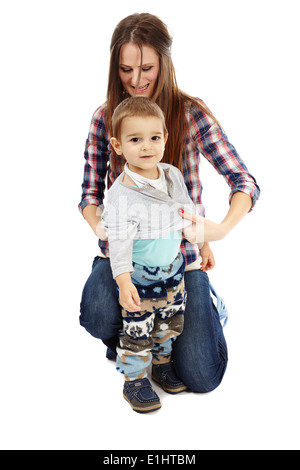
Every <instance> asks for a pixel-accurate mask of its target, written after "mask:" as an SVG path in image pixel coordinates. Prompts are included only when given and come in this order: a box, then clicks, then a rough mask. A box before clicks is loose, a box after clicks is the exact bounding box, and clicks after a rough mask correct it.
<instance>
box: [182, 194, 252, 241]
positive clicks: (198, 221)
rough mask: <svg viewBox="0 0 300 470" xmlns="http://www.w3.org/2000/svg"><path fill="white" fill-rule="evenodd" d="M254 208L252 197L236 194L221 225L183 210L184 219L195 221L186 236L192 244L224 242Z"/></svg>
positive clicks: (185, 231)
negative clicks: (252, 207)
mask: <svg viewBox="0 0 300 470" xmlns="http://www.w3.org/2000/svg"><path fill="white" fill-rule="evenodd" d="M251 206H252V200H251V197H250V196H248V194H246V193H242V192H237V193H234V195H233V196H232V199H231V205H230V208H229V211H228V213H227V214H226V216H225V218H224V219H223V221H222V222H221V223H216V222H213V221H212V220H209V219H205V218H204V217H201V216H198V215H194V214H191V213H185V212H184V211H182V210H181V209H179V212H180V214H181V216H182V217H184V218H185V219H188V220H192V221H193V225H192V226H189V227H186V228H185V229H184V236H185V237H186V238H187V239H188V240H189V241H190V242H191V243H205V242H211V241H216V240H222V239H223V238H225V237H226V235H228V233H229V232H230V231H231V230H232V229H233V228H234V227H235V226H236V225H237V224H238V223H239V222H240V221H241V220H242V219H243V217H244V216H245V215H246V214H247V213H248V212H249V210H250V209H251Z"/></svg>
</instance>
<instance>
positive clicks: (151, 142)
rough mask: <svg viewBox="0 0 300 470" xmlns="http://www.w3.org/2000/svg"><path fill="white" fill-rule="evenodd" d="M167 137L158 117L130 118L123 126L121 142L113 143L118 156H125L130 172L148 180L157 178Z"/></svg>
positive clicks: (125, 120) (115, 141) (126, 119)
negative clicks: (158, 166) (158, 165)
mask: <svg viewBox="0 0 300 470" xmlns="http://www.w3.org/2000/svg"><path fill="white" fill-rule="evenodd" d="M166 141H167V135H166V136H165V135H164V128H163V123H162V121H161V119H160V118H158V117H152V116H149V117H128V118H125V119H124V120H123V122H122V126H121V135H120V140H119V141H118V140H117V139H116V138H115V137H112V139H111V143H112V145H113V147H114V149H115V151H116V153H117V154H118V155H123V156H124V158H125V159H126V161H127V163H128V167H129V170H131V171H134V172H135V173H138V174H140V175H142V176H145V177H146V178H150V179H156V178H157V164H158V163H159V162H160V161H161V160H162V158H163V156H164V150H165V143H166Z"/></svg>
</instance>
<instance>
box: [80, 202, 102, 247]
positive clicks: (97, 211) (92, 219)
mask: <svg viewBox="0 0 300 470" xmlns="http://www.w3.org/2000/svg"><path fill="white" fill-rule="evenodd" d="M102 212H103V210H102V208H101V207H99V206H94V205H90V206H86V207H85V208H84V209H83V211H82V214H83V217H84V218H85V220H86V221H87V223H88V224H89V226H90V227H91V228H92V230H93V232H94V234H95V235H96V236H97V237H98V238H100V240H103V241H106V240H107V233H106V230H105V229H104V227H103V225H102V222H101V214H102Z"/></svg>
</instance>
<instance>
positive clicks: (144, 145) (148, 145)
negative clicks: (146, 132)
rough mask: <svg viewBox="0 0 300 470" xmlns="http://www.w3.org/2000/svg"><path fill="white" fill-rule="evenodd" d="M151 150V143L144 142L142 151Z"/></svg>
mask: <svg viewBox="0 0 300 470" xmlns="http://www.w3.org/2000/svg"><path fill="white" fill-rule="evenodd" d="M150 148H151V142H150V141H148V140H147V141H144V142H143V145H142V150H149V149H150Z"/></svg>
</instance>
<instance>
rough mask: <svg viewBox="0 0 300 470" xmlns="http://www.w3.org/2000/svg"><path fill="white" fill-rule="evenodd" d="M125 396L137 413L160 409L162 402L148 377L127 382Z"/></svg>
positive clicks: (124, 390)
mask: <svg viewBox="0 0 300 470" xmlns="http://www.w3.org/2000/svg"><path fill="white" fill-rule="evenodd" d="M123 396H124V398H125V400H126V401H128V403H129V404H130V406H131V408H132V409H133V410H134V411H136V412H137V413H148V412H149V411H155V410H159V408H160V407H161V403H160V400H159V397H158V396H157V395H156V393H155V391H154V390H153V388H152V386H151V384H150V382H149V380H148V379H147V378H144V379H137V380H132V381H130V382H125V384H124V389H123Z"/></svg>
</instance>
